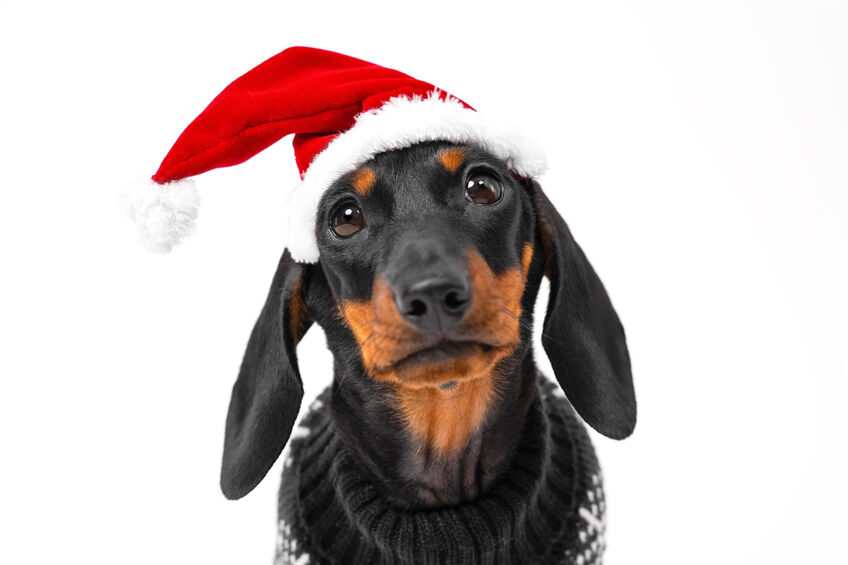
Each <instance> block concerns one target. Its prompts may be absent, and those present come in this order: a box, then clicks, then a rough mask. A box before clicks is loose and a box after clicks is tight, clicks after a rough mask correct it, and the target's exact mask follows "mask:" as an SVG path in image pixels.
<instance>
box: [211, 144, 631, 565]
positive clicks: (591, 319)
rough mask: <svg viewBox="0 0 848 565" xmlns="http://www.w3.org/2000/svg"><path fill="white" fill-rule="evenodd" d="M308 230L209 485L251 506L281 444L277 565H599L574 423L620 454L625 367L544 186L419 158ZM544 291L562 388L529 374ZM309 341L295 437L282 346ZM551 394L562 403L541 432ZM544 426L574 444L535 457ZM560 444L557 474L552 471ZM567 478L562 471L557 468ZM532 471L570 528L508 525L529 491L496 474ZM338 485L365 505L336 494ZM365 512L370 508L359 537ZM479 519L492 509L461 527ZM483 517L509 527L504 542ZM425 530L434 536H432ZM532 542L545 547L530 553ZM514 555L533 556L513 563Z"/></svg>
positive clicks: (399, 153) (374, 175)
mask: <svg viewBox="0 0 848 565" xmlns="http://www.w3.org/2000/svg"><path fill="white" fill-rule="evenodd" d="M316 225H317V227H316V237H317V241H318V247H319V251H320V260H319V261H318V263H316V264H302V263H297V262H294V261H293V260H292V259H291V257H290V255H289V253H288V252H287V251H285V252H284V253H283V256H282V259H281V260H280V262H279V265H278V268H277V271H276V274H275V276H274V279H273V282H272V285H271V290H270V293H269V295H268V298H267V301H266V303H265V305H264V308H263V309H262V312H261V314H260V316H259V318H258V321H257V322H256V325H255V327H254V329H253V332H252V334H251V335H250V339H249V342H248V345H247V350H246V353H245V356H244V360H243V362H242V365H241V369H240V372H239V375H238V379H237V381H236V383H235V385H234V387H233V391H232V398H231V402H230V407H229V412H228V415H227V422H226V433H225V445H224V454H223V465H222V471H221V488H222V490H223V492H224V494H225V496H227V497H228V498H230V499H237V498H240V497H242V496H244V495H245V494H247V493H248V492H250V491H251V490H252V489H253V488H254V487H255V486H256V485H257V484H258V483H259V482H260V481H261V480H262V479H263V477H264V476H265V475H266V474H267V472H268V470H269V469H270V468H271V466H272V465H273V464H274V462H275V461H276V460H277V458H278V457H279V456H280V453H281V452H282V450H283V448H284V447H285V446H286V444H287V442H288V441H289V439H290V436H291V438H292V443H293V445H292V446H291V454H290V458H289V459H288V460H286V462H285V465H284V467H285V469H284V474H283V486H282V488H281V497H280V527H281V541H280V542H279V546H278V563H288V562H291V563H298V564H301V563H307V562H308V563H406V562H409V563H439V562H442V563H477V562H480V563H520V562H527V563H592V562H598V563H599V562H600V554H601V553H602V550H603V539H602V538H603V524H602V518H603V499H602V489H601V488H600V486H599V485H600V479H599V471H598V472H597V473H594V474H593V475H592V476H591V477H589V476H586V477H583V476H581V475H580V473H581V471H580V469H581V468H582V467H587V466H588V467H591V466H592V465H595V466H596V462H595V459H594V453H593V451H592V449H591V444H590V443H589V441H588V438H587V437H586V434H585V429H584V428H583V425H582V423H581V422H580V420H579V419H578V418H577V417H576V416H575V415H574V411H576V413H577V414H579V416H580V417H581V418H582V420H583V421H585V423H587V424H588V425H590V426H591V427H592V428H594V429H595V430H597V431H598V432H600V433H601V434H603V435H605V436H607V437H610V438H616V439H622V438H625V437H627V436H629V435H630V434H631V433H632V431H633V428H634V426H635V423H636V400H635V393H634V388H633V382H632V378H631V370H630V360H629V354H628V350H627V345H626V342H625V335H624V331H623V328H622V325H621V323H620V322H619V319H618V316H617V314H616V312H615V310H614V309H613V306H612V304H611V303H610V300H609V298H608V296H607V293H606V291H605V289H604V287H603V285H602V283H601V281H600V279H599V278H598V276H597V275H596V274H595V272H594V270H593V269H592V267H591V265H590V264H589V262H588V260H587V259H586V257H585V255H584V254H583V251H582V250H581V249H580V247H579V246H578V245H577V243H576V242H575V241H574V239H573V237H572V235H571V233H570V231H569V228H568V227H567V225H566V223H565V221H564V220H563V219H562V217H561V216H560V214H559V213H558V212H557V211H556V209H555V208H554V206H553V205H552V204H551V202H550V201H549V200H548V198H547V197H546V195H545V193H544V192H543V191H542V188H541V186H540V185H539V184H538V183H537V182H536V181H532V180H527V179H524V178H522V177H519V176H516V175H515V174H514V173H512V172H511V171H510V169H509V167H508V166H507V163H505V162H503V161H501V160H499V159H497V158H495V157H494V156H492V155H491V154H489V153H487V152H486V151H485V150H484V149H483V148H481V147H479V146H476V145H473V144H469V145H462V144H455V143H448V142H421V143H418V144H416V145H413V146H411V147H406V148H403V149H396V150H391V151H386V152H383V153H380V154H378V155H376V156H375V157H373V158H372V159H370V160H369V161H368V162H366V163H364V164H363V165H362V166H360V167H358V168H357V169H356V170H354V171H352V172H350V173H347V174H344V175H342V176H341V177H340V178H338V179H337V180H336V181H335V182H334V184H333V185H332V186H331V187H330V188H329V189H328V190H327V191H326V192H325V194H324V195H323V197H322V200H321V202H320V205H319V209H318V212H317V222H316ZM543 276H547V277H548V278H549V279H550V297H549V301H548V308H547V312H546V315H545V321H544V326H543V328H544V329H543V333H542V339H541V341H542V345H543V347H544V351H545V352H546V354H547V356H548V358H549V360H550V363H551V366H552V368H553V372H554V375H555V377H556V383H558V386H557V384H556V383H553V382H552V381H548V380H547V379H546V378H544V377H540V376H539V373H538V370H537V369H536V365H535V361H534V356H533V348H532V328H533V307H534V303H535V301H536V296H537V294H538V290H539V287H540V282H541V280H542V277H543ZM313 323H317V324H318V325H319V326H320V327H321V328H323V330H324V332H325V334H326V338H327V345H328V348H329V350H330V351H331V352H332V355H333V359H334V375H333V382H332V385H331V387H330V388H329V389H328V390H327V391H326V392H325V393H324V394H323V395H321V397H320V398H319V399H318V400H316V402H315V403H314V404H313V405H312V409H311V411H310V414H309V415H308V416H307V417H306V418H305V419H304V421H303V422H304V423H303V424H301V426H300V427H298V428H295V429H294V432H293V428H294V423H295V420H296V418H297V415H298V411H299V409H300V405H301V400H302V397H303V387H302V381H301V375H300V371H299V368H298V360H297V356H296V347H297V344H298V342H299V341H300V340H301V339H302V338H303V336H304V334H305V333H306V331H307V330H308V329H309V328H310V326H311V325H312V324H313ZM563 393H564V397H563ZM545 395H548V396H551V397H554V396H558V397H559V398H562V401H561V402H562V404H563V406H561V407H560V408H557V410H559V411H558V412H556V413H555V414H554V413H553V412H550V413H549V416H548V418H547V420H545V419H544V418H543V417H542V416H540V414H542V412H541V411H540V410H541V409H540V408H539V406H541V405H542V400H541V399H540V397H543V396H545ZM565 398H567V402H566V401H565ZM569 403H570V406H569ZM572 407H573V410H572ZM550 414H553V415H550ZM316 422H317V423H316ZM563 422H565V423H563ZM560 425H568V426H571V427H570V428H569V429H573V430H577V431H574V433H573V437H572V436H563V437H564V438H565V439H562V440H560V441H551V440H546V441H542V440H541V439H539V438H541V437H542V436H543V434H544V430H545V429H547V428H546V427H545V426H548V427H549V428H551V429H554V428H556V426H560ZM305 436H309V439H314V440H315V442H320V445H318V444H317V443H316V447H315V449H314V451H313V452H309V453H307V452H306V451H305V449H301V448H298V445H299V442H302V441H303V440H304V437H305ZM319 436H320V437H319ZM533 446H535V447H533ZM531 447H532V448H533V449H536V451H539V452H546V453H548V455H549V457H547V459H545V457H543V456H538V457H537V455H536V451H533V450H531ZM566 448H567V449H570V450H571V452H570V453H571V454H572V455H570V456H568V457H571V459H569V458H568V457H565V456H562V457H560V455H558V453H560V452H559V451H557V450H563V449H566ZM528 450H529V451H528ZM331 452H332V453H335V454H336V455H332V453H331ZM551 454H553V455H552V456H551ZM562 461H565V463H562V466H568V465H572V467H573V468H571V470H570V471H569V472H559V471H557V469H559V468H560V467H559V466H560V462H562ZM568 461H571V463H568ZM543 466H549V467H551V468H552V469H553V470H552V471H551V472H552V473H558V474H557V475H556V476H558V477H560V478H559V479H558V481H559V483H557V484H554V486H553V487H551V488H553V489H554V491H559V490H561V491H562V500H566V501H569V504H570V506H569V508H571V510H567V509H563V510H562V511H560V510H559V509H557V508H556V507H553V508H552V509H549V510H546V511H540V517H539V519H538V520H536V522H538V523H535V522H534V524H535V525H533V524H531V525H530V526H527V525H525V526H522V527H521V528H519V527H517V526H516V525H515V524H510V523H509V522H510V521H512V522H515V523H517V522H518V521H520V520H522V516H525V515H526V514H527V513H526V512H524V513H522V512H518V511H512V507H513V506H514V505H516V504H519V505H520V504H521V503H522V502H521V500H520V498H521V497H518V496H517V495H515V492H519V494H522V496H523V497H524V498H528V497H532V496H534V494H533V493H534V492H536V494H537V495H538V492H537V491H538V488H537V487H534V488H528V492H526V493H521V488H518V487H515V488H513V489H512V491H510V493H511V494H510V495H509V496H507V495H505V494H503V492H502V491H503V488H501V486H502V483H503V482H504V480H506V479H505V478H504V477H507V476H509V475H510V473H512V472H513V471H512V470H513V469H515V468H518V467H520V468H521V469H522V472H524V473H525V474H526V473H529V474H532V473H537V474H538V473H539V472H541V471H540V470H539V469H540V468H541V467H543ZM575 466H576V467H575ZM581 466H582V467H581ZM307 468H309V469H311V470H309V471H308V472H307V471H306V470H305V469H307ZM298 469H299V470H300V471H297V470H298ZM315 469H317V470H315ZM344 469H350V470H351V471H350V472H351V473H354V474H355V476H356V477H357V478H356V480H353V479H349V478H348V476H347V475H345V474H344V473H343V471H344ZM574 469H577V471H575V470H574ZM560 470H561V469H560ZM313 471H314V473H317V474H314V477H313V476H312V475H309V476H307V475H308V473H313ZM298 472H300V474H299V475H298V474H297V473H298ZM528 476H529V475H528ZM310 477H311V478H310ZM298 480H299V481H300V482H298ZM578 482H579V483H580V485H583V486H580V487H579V488H578V487H577V486H575V485H577V484H578ZM307 483H308V484H307ZM354 483H356V484H357V485H360V487H361V488H362V489H365V490H364V491H363V492H367V493H368V494H367V496H365V495H361V496H360V495H357V496H358V498H357V497H356V496H353V498H351V499H349V500H347V501H345V500H342V501H341V502H338V501H337V500H336V498H333V497H335V496H336V495H337V494H338V493H344V492H348V493H350V492H354V490H355V489H354ZM584 483H585V484H584ZM584 486H585V488H584ZM357 488H359V487H357ZM499 488H501V491H499V490H498V489H499ZM350 489H354V490H350ZM534 489H535V490H534ZM331 491H332V492H335V493H336V494H333V495H332V496H331V495H330V494H326V493H330V492H331ZM531 491H532V492H531ZM584 491H586V492H584ZM357 492H358V491H357ZM498 492H500V494H497V495H494V494H493V493H498ZM320 493H325V494H320ZM566 495H568V496H566ZM510 496H511V497H512V498H510ZM295 499H297V500H300V501H301V502H303V505H301V506H298V504H300V503H298V502H296V501H295ZM372 499H373V500H377V499H379V500H381V501H383V503H385V504H384V506H382V507H381V508H382V510H380V511H379V512H377V511H372V512H371V514H372V518H373V520H372V521H370V522H367V523H366V524H363V523H360V524H357V523H355V519H354V518H355V516H357V515H358V514H357V513H358V512H360V510H362V509H363V508H364V507H365V506H367V505H368V504H370V502H369V501H371V500H372ZM493 499H497V501H499V502H497V504H496V502H492V500H493ZM310 501H311V502H310ZM337 502H338V504H337ZM310 504H311V506H310ZM485 504H489V506H485ZM498 504H499V506H498ZM475 505H478V506H479V505H483V506H481V507H483V508H488V509H489V510H486V511H485V512H483V513H482V514H479V515H475V516H478V518H474V519H473V520H472V519H471V518H469V520H470V521H467V522H462V521H461V520H459V521H457V519H456V516H459V514H458V513H461V512H465V514H462V516H470V514H468V512H470V510H469V509H474V508H475ZM599 505H600V509H599V508H598V506H599ZM337 506H338V508H337ZM293 507H295V508H293ZM498 508H500V510H498ZM572 510H573V511H572ZM498 512H502V513H504V516H511V518H508V519H506V522H505V523H504V524H501V523H500V521H498V520H501V519H500V518H498V519H497V520H496V519H495V518H494V516H500V514H498ZM479 516H482V518H479ZM419 517H423V518H420V519H419ZM429 517H432V518H433V519H438V521H439V523H440V524H442V526H440V527H438V528H436V527H433V528H430V525H429V524H431V522H429V521H428V520H430V518H429ZM525 517H526V516H525ZM369 520H371V519H370V518H369ZM451 520H453V521H451ZM474 520H477V521H476V522H475V521H474ZM310 521H311V522H310ZM530 521H532V520H530ZM295 522H297V523H295ZM306 522H310V523H314V524H318V525H316V526H315V528H318V529H317V530H312V529H310V527H307V525H305V523H306ZM478 522H479V523H478ZM496 522H497V523H496ZM322 524H323V525H322ZM445 524H447V525H445ZM501 526H503V528H502V529H499V528H501ZM531 526H532V527H531ZM586 527H588V530H587V529H586ZM381 528H382V529H383V530H385V531H386V532H387V533H386V536H385V540H389V541H387V542H385V543H383V544H382V545H380V544H381V542H380V539H384V538H380V539H377V538H378V537H379V536H378V535H377V534H376V533H374V532H376V531H377V530H380V529H381ZM407 528H408V529H409V531H407ZM475 528H479V529H481V530H483V531H484V535H483V537H475V536H476V534H475V532H474V529H475ZM581 528H583V530H581ZM348 529H351V531H352V532H354V533H349V532H348ZM572 530H573V531H572ZM381 531H382V530H381ZM545 531H550V532H557V536H558V537H556V536H554V534H550V535H551V536H552V538H551V539H543V538H545V535H543V534H541V533H540V532H545ZM569 531H571V534H569V533H568V532H569ZM586 531H589V532H590V533H593V536H594V537H591V536H590V537H591V539H590V540H589V541H587V539H586V535H585V533H586ZM504 532H506V533H504ZM563 532H564V533H563ZM572 534H573V535H572ZM486 536H488V538H487V537H486ZM553 537H556V539H553ZM454 538H456V539H459V541H456V539H454ZM519 538H521V539H519ZM525 538H526V539H525ZM340 539H344V540H346V541H345V542H344V544H341V542H339V543H336V544H335V546H333V544H334V543H335V542H336V541H338V540H340ZM485 539H490V540H491V543H489V542H486V543H484V542H482V541H481V540H485ZM527 539H529V540H530V541H527ZM392 540H394V541H392ZM404 540H405V541H404ZM521 540H524V541H521ZM563 540H564V541H563ZM395 542H397V543H398V544H401V542H402V544H401V545H402V548H401V549H397V548H395V547H394V546H391V544H392V543H395ZM519 542H521V543H519ZM590 542H591V544H592V545H591V548H590ZM581 543H582V545H581ZM339 544H341V545H343V546H344V547H341V546H340V545H339ZM386 544H388V546H387V545H386ZM463 544H465V545H463ZM521 544H524V545H523V546H521ZM528 544H529V546H532V547H531V549H530V550H528V551H532V552H533V555H535V557H532V558H530V557H527V555H525V553H523V552H524V550H523V549H522V547H524V546H528ZM557 544H559V545H557ZM569 544H570V545H569ZM375 545H376V546H379V547H376V549H375V548H374V546H375ZM282 546H284V547H282ZM331 546H333V547H331ZM366 546H368V547H370V549H368V547H366ZM465 546H467V547H465ZM553 546H557V549H556V550H555V551H553V552H552V551H551V547H553ZM599 546H600V547H599ZM399 547H400V545H399ZM584 547H585V549H584ZM404 548H405V549H404ZM432 548H436V549H434V550H433V551H431V552H430V553H428V551H430V549H432ZM590 549H591V551H590ZM458 556H459V557H458ZM593 559H597V561H593Z"/></svg>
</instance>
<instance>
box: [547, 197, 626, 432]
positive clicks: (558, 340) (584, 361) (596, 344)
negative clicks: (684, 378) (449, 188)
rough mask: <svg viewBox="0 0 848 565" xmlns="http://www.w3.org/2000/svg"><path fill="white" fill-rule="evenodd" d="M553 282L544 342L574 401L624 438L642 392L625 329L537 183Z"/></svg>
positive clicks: (591, 419)
mask: <svg viewBox="0 0 848 565" xmlns="http://www.w3.org/2000/svg"><path fill="white" fill-rule="evenodd" d="M531 188H532V192H533V197H534V202H535V205H536V212H537V218H538V219H537V221H538V227H539V234H540V236H541V240H542V246H543V248H544V250H545V270H546V273H547V275H548V278H549V279H550V282H551V293H550V298H549V299H548V312H547V316H546V317H545V323H544V331H543V333H542V346H543V347H544V348H545V352H546V353H547V354H548V358H549V359H550V361H551V366H552V367H553V369H554V373H555V374H556V378H557V381H559V384H560V386H561V387H562V389H563V391H564V392H565V395H566V396H567V397H568V400H569V401H570V402H571V404H572V405H573V406H574V408H575V409H576V410H577V412H578V413H579V414H580V416H581V417H582V418H583V419H584V420H585V421H586V423H588V424H589V425H590V426H592V427H593V428H595V429H596V430H597V431H599V432H600V433H602V434H604V435H605V436H607V437H610V438H614V439H624V438H626V437H627V436H629V435H630V434H631V433H633V428H634V427H635V426H636V395H635V393H634V391H633V378H632V376H631V374H630V355H629V354H628V352H627V343H626V341H625V339H624V328H622V326H621V322H620V321H619V320H618V315H617V314H616V313H615V310H614V309H613V307H612V304H611V303H610V299H609V297H608V296H607V292H606V290H604V285H603V283H601V280H600V279H599V278H598V275H596V274H595V271H594V269H592V265H590V264H589V260H588V259H586V256H585V255H584V254H583V250H582V249H580V246H579V245H577V242H575V241H574V238H573V237H572V236H571V232H570V231H569V229H568V226H567V225H566V224H565V221H564V220H563V219H562V216H560V215H559V213H558V212H557V211H556V209H555V208H554V206H553V204H551V202H550V200H548V198H547V196H545V194H544V192H542V188H541V187H540V186H539V184H538V183H536V182H533V183H532V187H531Z"/></svg>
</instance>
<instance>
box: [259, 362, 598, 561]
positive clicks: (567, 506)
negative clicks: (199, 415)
mask: <svg viewBox="0 0 848 565" xmlns="http://www.w3.org/2000/svg"><path fill="white" fill-rule="evenodd" d="M539 381H540V382H539V395H538V397H537V399H536V400H535V402H534V403H533V406H532V408H531V410H530V411H529V413H528V419H527V423H526V425H525V429H524V432H523V434H524V437H523V440H522V441H521V443H520V444H519V447H518V451H517V453H516V455H515V458H514V461H513V463H512V466H511V467H510V468H509V469H508V470H507V471H506V472H505V473H504V475H503V477H501V478H500V479H499V480H498V481H497V482H496V483H495V484H494V485H493V486H492V487H491V488H490V489H489V490H488V491H487V492H486V493H485V494H483V495H482V496H480V497H479V498H477V499H475V500H473V501H471V502H466V503H462V504H459V505H457V506H450V507H444V508H436V509H423V510H422V509H418V510H410V509H405V508H400V507H398V506H396V505H394V504H392V502H391V501H390V500H388V499H386V498H385V497H384V496H383V495H382V494H380V492H379V491H378V489H377V488H376V487H375V486H374V485H373V484H372V483H371V482H370V481H369V479H368V478H366V477H365V476H364V475H363V474H362V472H361V471H360V470H359V469H358V468H357V466H356V464H355V462H354V461H353V459H352V458H351V456H350V455H349V454H348V453H347V452H346V449H345V447H344V446H343V445H342V442H341V440H340V439H339V437H338V435H337V434H336V433H334V431H333V423H332V420H331V419H330V416H329V410H328V403H329V400H330V390H329V389H327V390H325V391H324V392H323V393H322V394H321V396H320V397H319V398H318V399H317V400H316V401H315V402H314V403H313V404H312V406H311V407H310V410H309V413H308V414H307V415H306V416H305V417H304V418H303V420H302V422H301V424H300V426H299V427H298V428H297V429H296V430H295V432H294V433H293V434H292V438H294V439H293V441H292V443H291V451H290V455H289V457H288V458H287V459H286V461H285V463H284V466H283V480H282V486H281V488H280V499H279V517H280V521H279V533H278V540H277V557H276V561H275V564H276V565H288V564H296V565H304V564H307V563H309V564H312V565H317V564H321V565H323V564H354V565H357V564H366V565H371V564H375V565H376V564H415V565H431V564H432V565H435V564H443V563H447V564H466V563H468V564H493V565H494V564H503V563H508V564H522V563H526V564H528V565H529V564H533V565H537V564H567V565H592V564H594V565H600V563H601V561H602V557H603V550H604V495H603V488H602V485H601V474H600V469H599V468H598V462H597V459H596V457H595V453H594V450H593V448H592V445H591V443H590V441H589V437H588V435H587V434H586V430H585V428H584V427H583V424H582V422H581V421H580V420H579V419H578V417H577V416H576V415H575V413H574V411H573V409H572V408H571V405H570V404H569V403H568V401H567V400H566V399H565V397H564V396H563V394H562V392H561V390H560V389H559V387H558V386H557V385H555V384H553V383H551V382H550V381H548V380H547V379H544V378H540V379H539Z"/></svg>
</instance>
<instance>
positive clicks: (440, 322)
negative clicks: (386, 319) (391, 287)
mask: <svg viewBox="0 0 848 565" xmlns="http://www.w3.org/2000/svg"><path fill="white" fill-rule="evenodd" d="M395 303H396V304H397V307H398V311H400V313H401V315H402V316H403V317H404V318H405V319H406V320H408V321H409V322H411V323H412V324H414V325H415V326H417V327H418V328H420V329H422V330H426V331H431V332H440V331H445V330H447V329H449V328H450V327H451V326H453V325H454V324H456V323H457V322H459V321H460V320H461V319H462V316H463V315H464V314H465V311H466V310H468V306H469V305H470V304H471V284H470V283H469V281H468V280H462V279H460V278H458V277H456V278H446V277H432V278H427V279H424V280H419V281H416V282H415V283H413V284H411V285H409V286H408V287H401V288H399V289H397V290H396V292H395Z"/></svg>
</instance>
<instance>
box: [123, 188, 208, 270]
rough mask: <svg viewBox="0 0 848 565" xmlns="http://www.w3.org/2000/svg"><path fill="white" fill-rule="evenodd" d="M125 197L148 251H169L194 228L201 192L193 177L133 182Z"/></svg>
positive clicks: (126, 208)
mask: <svg viewBox="0 0 848 565" xmlns="http://www.w3.org/2000/svg"><path fill="white" fill-rule="evenodd" d="M121 200H122V205H123V207H124V212H125V213H126V214H127V216H129V217H130V219H131V220H133V221H134V222H135V226H136V230H137V231H138V238H139V240H140V241H141V243H142V245H144V247H145V248H146V249H147V250H148V251H152V252H154V253H168V252H169V251H170V250H171V248H173V247H174V246H175V245H177V244H178V243H180V242H181V241H183V240H184V239H186V238H187V237H188V236H190V235H191V234H192V232H193V231H194V222H195V220H196V219H197V212H198V208H199V207H200V195H199V194H198V193H197V188H196V187H195V185H194V181H193V180H191V179H183V180H179V181H175V182H169V183H165V184H156V183H155V182H153V181H152V180H148V181H140V182H138V181H137V182H133V183H132V184H131V185H130V186H129V187H128V189H127V191H126V192H125V193H124V195H123V197H122V199H121Z"/></svg>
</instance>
